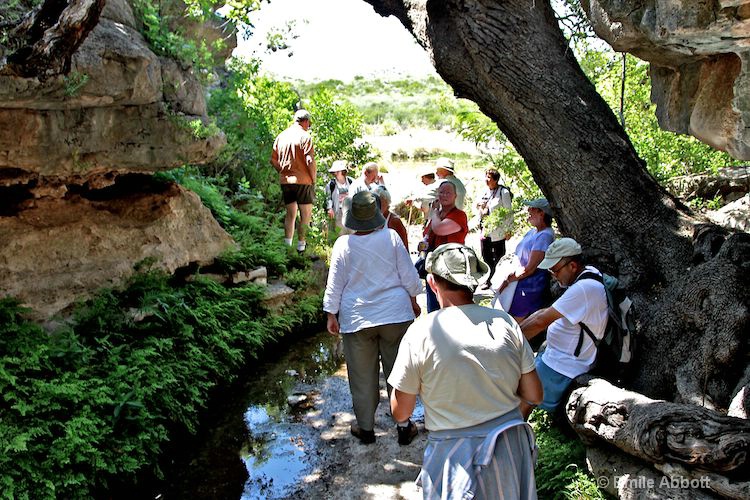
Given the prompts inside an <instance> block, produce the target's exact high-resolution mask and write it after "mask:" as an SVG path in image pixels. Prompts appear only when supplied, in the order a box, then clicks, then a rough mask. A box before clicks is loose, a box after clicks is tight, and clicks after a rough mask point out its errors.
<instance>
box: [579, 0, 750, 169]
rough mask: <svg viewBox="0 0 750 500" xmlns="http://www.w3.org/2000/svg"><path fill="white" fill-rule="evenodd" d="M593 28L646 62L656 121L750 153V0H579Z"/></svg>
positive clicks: (732, 152) (746, 155) (724, 147)
mask: <svg viewBox="0 0 750 500" xmlns="http://www.w3.org/2000/svg"><path fill="white" fill-rule="evenodd" d="M581 3H582V5H583V7H584V10H585V11H586V14H587V16H588V17H589V20H590V21H591V23H592V26H593V28H594V31H595V32H596V33H597V35H599V36H600V37H601V38H603V39H604V40H606V41H607V42H608V43H609V44H610V45H612V47H613V48H614V49H615V50H617V51H619V52H629V53H631V54H634V55H635V56H637V57H639V58H641V59H643V60H646V61H648V62H650V63H651V82H652V90H651V99H652V101H653V102H654V103H656V106H657V111H656V113H657V117H658V119H659V125H660V126H661V127H662V128H664V129H666V130H671V131H673V132H678V133H682V134H690V135H693V136H695V137H696V138H698V139H700V140H701V141H703V142H705V143H707V144H709V145H711V146H713V147H714V148H716V149H720V150H722V151H726V152H727V153H729V154H730V155H732V156H734V157H735V158H741V159H749V158H750V126H749V125H748V124H750V97H748V96H750V92H749V91H750V77H749V76H748V62H750V61H749V59H748V58H749V57H750V48H749V47H750V0H744V1H743V0H723V1H721V0H720V1H715V2H676V1H674V0H645V1H641V0H624V1H623V0H583V1H582V2H581Z"/></svg>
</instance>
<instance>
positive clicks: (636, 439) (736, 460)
mask: <svg viewBox="0 0 750 500" xmlns="http://www.w3.org/2000/svg"><path fill="white" fill-rule="evenodd" d="M566 412H567V416H568V420H569V421H570V423H571V425H572V426H573V429H575V431H576V432H577V433H578V434H579V435H580V436H581V438H582V439H583V440H584V441H585V442H586V443H587V444H590V445H593V444H597V443H601V442H602V441H604V442H606V443H608V444H610V445H613V446H615V447H617V448H619V449H620V450H622V451H624V452H626V453H628V454H629V455H632V456H634V457H637V458H640V459H643V460H646V461H648V462H652V463H658V464H663V463H674V464H677V465H680V464H684V465H687V466H690V467H691V468H699V469H700V470H704V471H712V472H718V473H721V474H739V475H741V476H742V477H743V478H747V474H748V471H750V463H749V462H748V453H750V422H749V421H747V420H744V419H738V418H734V417H727V416H725V415H722V414H720V413H718V412H715V411H713V410H709V409H706V408H702V407H700V406H696V405H691V404H680V403H670V402H667V401H655V400H652V399H649V398H647V397H645V396H643V395H641V394H638V393H635V392H631V391H627V390H624V389H621V388H619V387H615V386H613V385H612V384H610V383H609V382H607V381H605V380H602V379H593V380H591V381H590V382H589V384H588V385H587V386H584V387H581V388H578V389H576V390H575V391H573V393H572V394H571V396H570V398H569V399H568V403H567V407H566Z"/></svg>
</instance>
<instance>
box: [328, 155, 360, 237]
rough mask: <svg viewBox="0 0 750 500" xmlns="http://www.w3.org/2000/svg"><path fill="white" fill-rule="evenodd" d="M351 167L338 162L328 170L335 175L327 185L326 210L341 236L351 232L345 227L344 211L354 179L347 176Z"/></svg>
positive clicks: (342, 161) (340, 161)
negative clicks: (345, 201)
mask: <svg viewBox="0 0 750 500" xmlns="http://www.w3.org/2000/svg"><path fill="white" fill-rule="evenodd" d="M348 168H349V165H348V164H347V162H346V161H344V160H336V161H334V162H333V165H331V168H329V169H328V171H329V172H330V173H332V174H333V179H331V180H330V181H329V182H328V184H327V185H326V209H327V210H328V217H329V218H330V219H331V220H333V221H335V223H336V227H338V228H339V231H340V234H349V230H348V229H347V228H346V227H344V223H343V222H342V221H343V209H344V200H345V199H346V197H347V196H348V195H349V189H350V187H351V184H352V182H354V179H352V178H351V177H349V176H348V175H346V171H347V169H348Z"/></svg>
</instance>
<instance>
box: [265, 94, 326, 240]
mask: <svg viewBox="0 0 750 500" xmlns="http://www.w3.org/2000/svg"><path fill="white" fill-rule="evenodd" d="M309 128H310V113H308V112H307V111H305V110H304V109H300V110H298V111H297V112H296V113H294V123H292V124H291V125H290V126H289V128H288V129H286V130H284V131H283V132H282V133H280V134H279V136H278V137H277V138H276V141H275V142H274V143H273V153H272V154H271V165H273V168H275V169H276V171H277V172H278V173H279V182H280V183H281V193H282V195H283V197H284V205H286V217H285V218H284V242H285V243H286V244H287V245H289V246H292V238H293V237H294V223H295V220H296V219H297V208H299V213H300V224H299V227H298V228H297V251H298V252H304V251H305V234H306V233H307V228H308V226H309V225H310V219H312V207H313V205H312V204H313V200H314V199H315V176H316V175H317V167H316V165H315V149H314V148H313V143H312V137H310V133H309V132H308V129H309Z"/></svg>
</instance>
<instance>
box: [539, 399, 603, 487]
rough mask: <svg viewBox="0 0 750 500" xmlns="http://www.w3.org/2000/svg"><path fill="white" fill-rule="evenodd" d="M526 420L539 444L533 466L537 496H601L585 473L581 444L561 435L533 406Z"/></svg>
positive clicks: (544, 413) (547, 417)
mask: <svg viewBox="0 0 750 500" xmlns="http://www.w3.org/2000/svg"><path fill="white" fill-rule="evenodd" d="M529 422H530V423H531V425H532V427H533V428H534V432H535V433H536V443H537V446H538V447H539V457H538V459H537V464H536V469H535V474H536V487H537V491H538V493H539V498H549V499H566V498H575V499H582V498H584V499H594V498H597V499H598V498H604V497H603V496H602V493H601V492H600V491H599V489H598V488H597V487H596V484H595V482H594V481H593V479H591V477H590V476H589V475H588V474H587V473H586V472H585V471H586V451H585V449H584V447H583V443H581V441H580V440H578V439H575V438H568V437H566V436H565V435H563V433H562V432H561V431H560V429H558V428H557V427H555V426H554V425H553V423H552V418H551V417H550V415H549V413H547V412H545V411H543V410H539V409H535V410H534V411H533V412H532V414H531V418H530V419H529ZM584 493H585V494H584ZM579 495H582V496H579Z"/></svg>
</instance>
